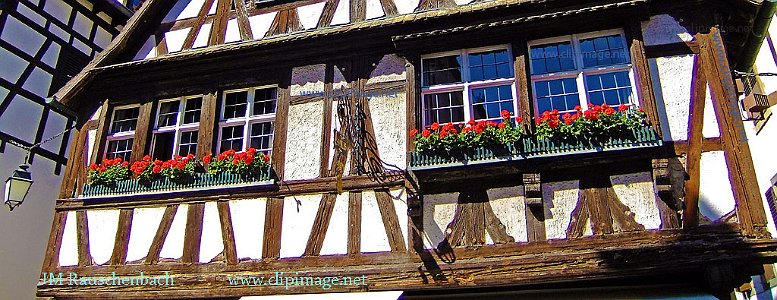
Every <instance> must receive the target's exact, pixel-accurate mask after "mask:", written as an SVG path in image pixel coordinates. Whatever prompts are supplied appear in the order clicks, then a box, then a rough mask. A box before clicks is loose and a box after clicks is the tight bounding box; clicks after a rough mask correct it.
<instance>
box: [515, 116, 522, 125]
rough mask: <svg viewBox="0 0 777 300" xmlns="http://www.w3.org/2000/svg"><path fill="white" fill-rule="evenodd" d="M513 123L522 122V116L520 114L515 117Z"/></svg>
mask: <svg viewBox="0 0 777 300" xmlns="http://www.w3.org/2000/svg"><path fill="white" fill-rule="evenodd" d="M515 123H523V117H521V116H517V117H515Z"/></svg>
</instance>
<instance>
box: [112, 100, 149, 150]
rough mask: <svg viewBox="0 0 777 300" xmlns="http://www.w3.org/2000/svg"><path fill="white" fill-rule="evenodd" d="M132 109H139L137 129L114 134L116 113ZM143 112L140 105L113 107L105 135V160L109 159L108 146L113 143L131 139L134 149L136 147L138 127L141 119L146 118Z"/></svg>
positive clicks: (136, 122)
mask: <svg viewBox="0 0 777 300" xmlns="http://www.w3.org/2000/svg"><path fill="white" fill-rule="evenodd" d="M132 108H137V109H138V118H137V119H136V120H135V129H133V130H131V131H121V132H116V133H112V131H113V121H114V119H115V118H116V112H117V111H120V110H125V109H132ZM142 112H143V110H142V108H141V105H140V104H129V105H121V106H116V107H113V109H111V114H110V118H109V119H108V130H107V131H106V135H105V146H104V149H103V152H102V157H103V158H107V157H108V153H109V147H108V145H110V143H111V142H112V141H120V140H129V139H131V140H132V143H133V147H134V145H135V134H136V133H137V129H138V128H137V127H138V124H139V123H140V119H141V118H143V117H144V116H143V115H142ZM130 157H132V148H130Z"/></svg>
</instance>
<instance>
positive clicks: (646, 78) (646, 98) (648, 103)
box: [628, 19, 662, 136]
mask: <svg viewBox="0 0 777 300" xmlns="http://www.w3.org/2000/svg"><path fill="white" fill-rule="evenodd" d="M628 35H629V37H630V40H629V53H630V54H631V64H632V67H633V68H634V77H635V81H636V83H637V93H638V95H639V97H638V98H639V105H640V107H641V108H642V110H644V111H645V114H646V115H647V119H648V121H650V124H651V125H653V129H654V130H655V131H656V133H658V135H659V136H662V134H661V121H660V120H661V119H660V118H659V116H658V106H657V105H656V94H655V92H654V91H653V79H652V77H651V75H650V66H649V63H648V58H647V56H646V55H645V42H644V39H643V37H642V22H641V21H640V20H638V19H635V20H634V21H632V22H630V23H629V24H628Z"/></svg>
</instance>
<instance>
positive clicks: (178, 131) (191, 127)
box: [150, 95, 205, 158]
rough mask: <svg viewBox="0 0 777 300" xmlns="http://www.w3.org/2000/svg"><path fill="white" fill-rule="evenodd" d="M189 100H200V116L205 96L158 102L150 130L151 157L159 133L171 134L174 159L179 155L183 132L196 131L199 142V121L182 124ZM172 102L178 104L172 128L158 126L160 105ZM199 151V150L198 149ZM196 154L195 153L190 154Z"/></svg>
mask: <svg viewBox="0 0 777 300" xmlns="http://www.w3.org/2000/svg"><path fill="white" fill-rule="evenodd" d="M191 99H200V101H201V102H200V114H202V101H205V95H191V96H183V97H176V98H169V99H164V100H159V103H158V105H157V109H156V113H154V115H153V116H154V129H153V130H152V135H151V136H152V138H151V151H150V152H151V153H150V155H151V156H154V150H155V148H156V147H155V146H156V142H157V135H158V134H160V133H170V132H173V133H174V136H173V154H172V157H170V158H173V157H175V156H176V155H179V154H178V152H179V151H180V149H179V147H180V142H181V135H182V134H183V133H184V132H190V131H197V132H198V136H197V141H199V139H200V137H199V129H200V121H199V120H198V121H197V122H194V123H188V124H183V118H184V114H185V112H186V111H185V109H186V103H187V102H188V101H189V100H191ZM173 101H179V102H178V110H177V114H178V115H177V117H176V121H175V125H173V126H163V127H160V126H159V114H160V112H161V108H162V104H163V103H167V102H173ZM199 118H200V119H201V118H202V116H201V115H200V116H199ZM198 150H199V149H198ZM192 154H196V153H192Z"/></svg>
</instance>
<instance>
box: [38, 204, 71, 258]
mask: <svg viewBox="0 0 777 300" xmlns="http://www.w3.org/2000/svg"><path fill="white" fill-rule="evenodd" d="M70 222H75V220H70ZM65 224H67V212H65V211H59V212H55V213H54V222H52V223H51V233H50V234H49V241H48V244H47V245H46V255H44V257H43V268H42V269H43V272H53V271H54V270H55V269H56V268H57V267H58V266H59V252H60V248H61V247H62V236H63V235H64V234H65Z"/></svg>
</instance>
